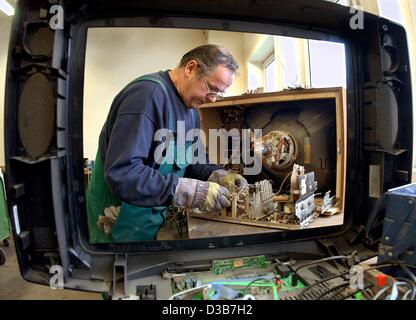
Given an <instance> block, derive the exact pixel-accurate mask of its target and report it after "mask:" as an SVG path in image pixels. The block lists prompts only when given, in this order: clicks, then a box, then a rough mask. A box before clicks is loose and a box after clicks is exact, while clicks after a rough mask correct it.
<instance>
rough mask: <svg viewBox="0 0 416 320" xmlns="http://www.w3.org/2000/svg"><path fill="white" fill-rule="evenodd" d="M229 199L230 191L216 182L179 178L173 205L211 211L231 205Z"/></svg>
mask: <svg viewBox="0 0 416 320" xmlns="http://www.w3.org/2000/svg"><path fill="white" fill-rule="evenodd" d="M230 199H231V194H230V192H229V191H228V190H227V189H226V188H224V187H222V186H220V185H219V184H218V183H214V182H208V181H201V180H196V179H189V178H179V182H178V185H177V187H176V190H175V196H174V198H173V205H175V206H178V207H186V208H191V209H200V210H202V211H213V210H220V209H222V208H225V207H229V206H231V201H230Z"/></svg>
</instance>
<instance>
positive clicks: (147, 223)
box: [86, 76, 196, 243]
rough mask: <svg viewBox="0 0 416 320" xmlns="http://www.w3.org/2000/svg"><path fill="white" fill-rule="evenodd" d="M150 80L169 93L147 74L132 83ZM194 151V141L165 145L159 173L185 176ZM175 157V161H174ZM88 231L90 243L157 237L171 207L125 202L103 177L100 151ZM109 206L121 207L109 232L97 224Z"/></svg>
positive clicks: (171, 126) (90, 191) (89, 191)
mask: <svg viewBox="0 0 416 320" xmlns="http://www.w3.org/2000/svg"><path fill="white" fill-rule="evenodd" d="M141 80H147V81H153V82H156V83H158V84H159V85H161V86H162V88H163V90H164V92H165V94H166V95H167V91H166V88H165V86H164V84H163V82H161V81H160V80H159V79H157V78H154V77H151V76H144V77H140V78H138V79H136V80H134V81H133V82H136V81H141ZM192 116H193V125H194V126H195V124H196V121H195V113H194V112H193V113H192ZM168 118H169V128H168V129H169V130H171V131H173V132H174V131H176V130H175V128H176V126H175V125H174V123H173V117H172V112H171V108H169V115H168ZM190 150H191V143H187V144H186V145H185V149H183V148H182V150H181V148H177V146H176V142H175V141H170V142H169V144H168V147H167V148H166V154H165V156H164V158H163V159H162V161H161V164H160V166H159V169H158V170H159V172H160V173H161V174H162V175H167V174H169V173H173V174H175V175H177V176H179V177H183V175H184V173H185V170H186V167H187V166H188V163H187V161H186V152H189V151H190ZM172 159H173V160H174V161H172ZM86 200H87V215H88V230H89V236H90V243H115V242H117V243H120V242H135V241H141V240H155V239H156V236H157V232H158V231H159V229H160V227H161V226H162V224H163V223H164V222H165V218H166V214H167V211H168V208H167V207H166V206H158V207H140V206H135V205H131V204H128V203H125V202H123V201H121V200H120V199H119V197H117V196H116V195H114V194H113V193H112V192H111V190H110V188H109V187H108V186H107V184H106V182H105V179H104V166H103V163H102V160H101V156H100V153H99V151H98V152H97V155H96V158H95V164H94V169H93V173H92V176H91V180H90V182H89V185H88V189H87V192H86ZM110 206H114V207H118V206H120V212H119V215H118V217H117V219H116V221H115V223H114V224H113V225H112V227H111V232H110V234H108V235H106V234H105V233H104V230H102V229H101V228H99V227H98V226H97V222H98V217H99V216H100V215H102V216H103V215H104V209H105V208H109V207H110Z"/></svg>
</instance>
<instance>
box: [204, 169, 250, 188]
mask: <svg viewBox="0 0 416 320" xmlns="http://www.w3.org/2000/svg"><path fill="white" fill-rule="evenodd" d="M208 181H211V182H216V183H218V184H219V185H220V186H223V187H226V188H227V189H228V190H229V191H232V190H235V187H237V188H238V189H241V188H243V187H244V186H245V185H247V184H248V182H247V180H246V179H245V178H244V177H243V176H242V175H241V174H238V173H233V172H229V171H227V170H224V169H218V170H215V171H214V172H213V173H212V174H211V176H210V177H209V178H208Z"/></svg>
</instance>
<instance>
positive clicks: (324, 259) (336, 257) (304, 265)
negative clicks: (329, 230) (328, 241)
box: [295, 251, 357, 273]
mask: <svg viewBox="0 0 416 320" xmlns="http://www.w3.org/2000/svg"><path fill="white" fill-rule="evenodd" d="M356 253H357V252H356V251H354V252H353V253H351V255H349V256H332V257H327V258H323V259H319V260H314V261H311V262H308V263H305V264H303V265H301V266H299V267H297V268H296V269H295V273H297V272H298V271H299V270H300V269H303V268H305V267H308V266H311V265H314V264H317V263H320V262H325V261H330V260H340V259H344V260H348V259H350V258H352V257H353V256H355V254H356Z"/></svg>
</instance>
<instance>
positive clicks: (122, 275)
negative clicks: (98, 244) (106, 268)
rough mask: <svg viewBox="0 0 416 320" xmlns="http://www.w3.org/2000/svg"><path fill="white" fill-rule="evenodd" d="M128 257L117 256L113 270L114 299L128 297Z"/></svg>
mask: <svg viewBox="0 0 416 320" xmlns="http://www.w3.org/2000/svg"><path fill="white" fill-rule="evenodd" d="M126 289H127V255H123V256H122V255H116V257H115V259H114V269H113V292H112V296H113V298H116V299H117V297H125V296H127V291H126Z"/></svg>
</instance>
